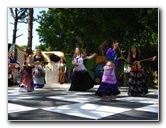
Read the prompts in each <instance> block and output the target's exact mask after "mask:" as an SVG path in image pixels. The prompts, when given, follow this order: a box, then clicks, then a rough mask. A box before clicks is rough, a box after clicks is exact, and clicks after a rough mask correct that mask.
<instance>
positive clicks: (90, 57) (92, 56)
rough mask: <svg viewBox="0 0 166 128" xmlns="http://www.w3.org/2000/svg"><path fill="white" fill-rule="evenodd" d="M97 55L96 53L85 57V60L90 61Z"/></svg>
mask: <svg viewBox="0 0 166 128" xmlns="http://www.w3.org/2000/svg"><path fill="white" fill-rule="evenodd" d="M96 55H97V54H96V53H93V54H92V55H91V56H87V57H86V58H85V59H92V58H94V57H95V56H96Z"/></svg>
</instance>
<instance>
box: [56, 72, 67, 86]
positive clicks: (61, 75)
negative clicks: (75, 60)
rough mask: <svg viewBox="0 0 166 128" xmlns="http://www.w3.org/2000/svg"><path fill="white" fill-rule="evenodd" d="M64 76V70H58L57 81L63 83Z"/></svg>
mask: <svg viewBox="0 0 166 128" xmlns="http://www.w3.org/2000/svg"><path fill="white" fill-rule="evenodd" d="M65 77H66V74H65V72H64V71H63V70H59V73H58V83H61V84H63V83H64V82H65Z"/></svg>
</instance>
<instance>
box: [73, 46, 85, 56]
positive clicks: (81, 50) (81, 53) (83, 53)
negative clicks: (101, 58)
mask: <svg viewBox="0 0 166 128" xmlns="http://www.w3.org/2000/svg"><path fill="white" fill-rule="evenodd" d="M76 48H78V49H79V51H80V56H83V55H85V52H84V50H83V49H82V48H80V47H78V46H77V47H76ZM76 48H75V49H76ZM76 56H77V54H76V53H75V51H74V57H76Z"/></svg>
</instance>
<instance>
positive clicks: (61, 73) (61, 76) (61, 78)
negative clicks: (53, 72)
mask: <svg viewBox="0 0 166 128" xmlns="http://www.w3.org/2000/svg"><path fill="white" fill-rule="evenodd" d="M65 78H66V63H65V60H64V59H63V58H61V59H60V62H59V64H58V83H60V84H63V83H64V82H65Z"/></svg>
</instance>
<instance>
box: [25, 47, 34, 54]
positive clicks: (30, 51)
mask: <svg viewBox="0 0 166 128" xmlns="http://www.w3.org/2000/svg"><path fill="white" fill-rule="evenodd" d="M26 53H27V54H28V56H29V55H30V54H33V51H32V48H30V47H28V48H27V49H26Z"/></svg>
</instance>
